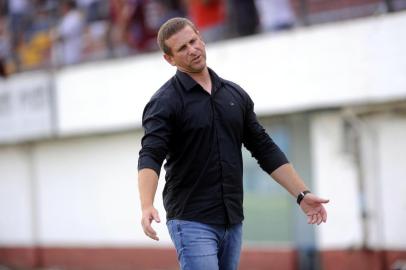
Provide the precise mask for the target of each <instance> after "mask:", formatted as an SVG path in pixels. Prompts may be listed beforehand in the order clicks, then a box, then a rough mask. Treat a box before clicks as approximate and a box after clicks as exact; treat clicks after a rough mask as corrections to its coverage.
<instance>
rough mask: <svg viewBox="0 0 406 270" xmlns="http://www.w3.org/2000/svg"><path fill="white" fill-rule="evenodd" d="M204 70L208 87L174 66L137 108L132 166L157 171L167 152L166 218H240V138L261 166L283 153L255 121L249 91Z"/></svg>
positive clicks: (268, 167)
mask: <svg viewBox="0 0 406 270" xmlns="http://www.w3.org/2000/svg"><path fill="white" fill-rule="evenodd" d="M209 73H210V76H211V80H212V94H209V93H208V92H206V91H205V90H204V89H203V88H202V87H201V86H200V85H199V84H198V83H197V82H196V81H194V80H193V79H192V78H191V77H190V76H189V75H187V74H186V73H183V72H181V71H179V70H178V71H177V72H176V75H175V76H173V77H172V78H171V79H170V80H169V81H167V82H166V83H165V84H164V85H163V86H162V87H161V88H160V89H159V90H158V91H157V92H156V93H155V94H154V95H153V96H152V98H151V100H150V101H149V102H148V104H147V105H146V107H145V109H144V113H143V119H142V124H143V127H144V130H145V134H144V137H143V138H142V141H141V144H142V149H141V151H140V153H139V160H138V169H139V170H141V169H143V168H150V169H153V170H155V171H156V172H157V174H158V175H159V173H160V169H161V165H162V162H163V160H164V159H165V158H166V164H165V170H166V176H165V179H166V184H165V187H164V191H163V201H164V206H165V210H166V212H167V219H168V220H170V219H182V220H192V221H198V222H203V223H208V224H235V223H240V222H241V221H242V220H243V219H244V215H243V183H242V174H243V164H242V153H241V146H242V144H244V146H245V147H246V148H247V149H248V150H249V151H250V152H251V153H252V156H253V157H255V158H256V159H257V160H258V163H259V165H260V166H261V168H262V169H263V170H265V171H266V172H268V173H271V172H273V171H274V170H275V169H277V168H278V167H279V166H281V165H283V164H285V163H287V162H288V160H287V159H286V157H285V155H284V154H283V152H282V151H281V150H280V149H279V147H278V146H277V145H276V144H275V143H274V142H273V141H272V139H271V138H270V137H269V136H268V135H267V133H266V132H265V130H264V128H263V127H262V126H261V125H260V124H259V123H258V121H257V118H256V115H255V113H254V104H253V102H252V100H251V98H250V97H249V96H248V94H247V93H246V92H245V91H244V90H243V89H242V88H241V87H240V86H238V85H236V84H234V83H232V82H230V81H227V80H224V79H222V78H220V77H218V76H217V74H216V73H214V72H213V71H212V70H211V69H209Z"/></svg>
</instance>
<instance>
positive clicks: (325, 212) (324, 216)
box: [321, 207, 327, 223]
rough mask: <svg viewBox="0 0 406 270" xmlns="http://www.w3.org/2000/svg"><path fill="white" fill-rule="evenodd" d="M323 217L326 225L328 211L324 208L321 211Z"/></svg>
mask: <svg viewBox="0 0 406 270" xmlns="http://www.w3.org/2000/svg"><path fill="white" fill-rule="evenodd" d="M321 216H322V218H323V222H324V223H325V222H326V221H327V211H326V209H324V207H323V209H322V210H321Z"/></svg>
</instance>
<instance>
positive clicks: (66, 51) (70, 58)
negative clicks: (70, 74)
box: [56, 0, 85, 65]
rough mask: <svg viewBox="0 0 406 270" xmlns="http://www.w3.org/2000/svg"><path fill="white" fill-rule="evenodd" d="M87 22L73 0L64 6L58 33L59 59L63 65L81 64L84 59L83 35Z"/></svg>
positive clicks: (69, 0) (66, 2)
mask: <svg viewBox="0 0 406 270" xmlns="http://www.w3.org/2000/svg"><path fill="white" fill-rule="evenodd" d="M84 26H85V22H84V19H83V16H82V14H81V13H80V11H79V10H78V9H77V8H76V3H75V2H74V1H72V0H68V1H65V2H64V3H63V4H62V19H61V21H60V22H59V25H58V27H57V29H56V30H57V32H56V39H57V41H58V49H57V50H58V57H59V58H60V59H61V62H62V64H64V65H70V64H75V63H78V62H80V60H81V57H82V46H83V41H82V34H83V31H84Z"/></svg>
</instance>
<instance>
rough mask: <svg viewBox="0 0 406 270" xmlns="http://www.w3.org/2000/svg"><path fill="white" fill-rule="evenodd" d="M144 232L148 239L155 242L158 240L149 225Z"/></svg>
mask: <svg viewBox="0 0 406 270" xmlns="http://www.w3.org/2000/svg"><path fill="white" fill-rule="evenodd" d="M144 232H145V234H146V235H147V236H148V237H149V238H151V239H154V240H157V241H158V240H159V238H158V236H157V233H156V231H155V230H154V229H153V228H152V227H151V225H148V226H146V227H145V229H144Z"/></svg>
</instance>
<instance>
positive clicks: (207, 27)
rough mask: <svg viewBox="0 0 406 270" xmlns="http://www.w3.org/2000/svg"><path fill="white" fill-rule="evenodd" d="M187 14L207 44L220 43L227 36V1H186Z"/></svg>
mask: <svg viewBox="0 0 406 270" xmlns="http://www.w3.org/2000/svg"><path fill="white" fill-rule="evenodd" d="M186 8H187V13H188V16H189V18H190V19H191V21H193V22H194V23H195V25H196V27H197V28H198V29H200V34H201V35H202V36H203V40H204V41H205V42H213V41H218V40H221V39H224V38H225V34H226V5H225V0H186Z"/></svg>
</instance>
